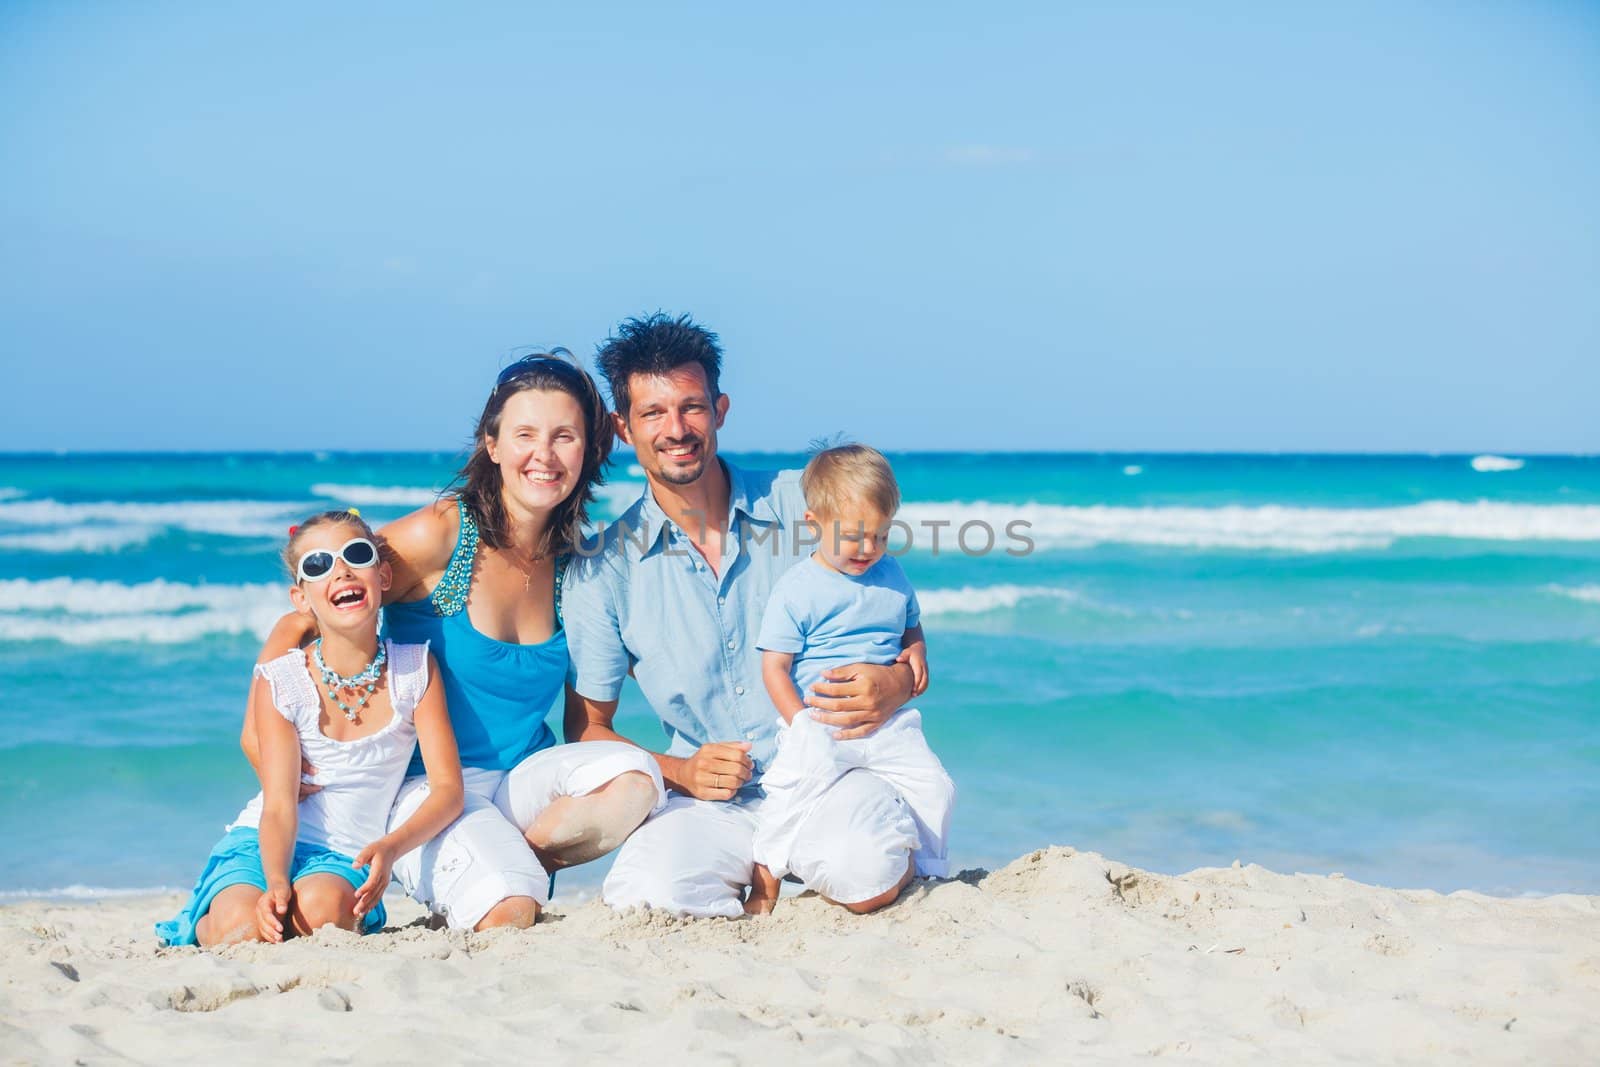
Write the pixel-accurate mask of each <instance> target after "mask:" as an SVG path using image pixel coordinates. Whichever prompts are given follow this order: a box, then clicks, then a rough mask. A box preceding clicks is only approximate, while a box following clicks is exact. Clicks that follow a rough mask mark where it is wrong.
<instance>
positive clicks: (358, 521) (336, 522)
mask: <svg viewBox="0 0 1600 1067" xmlns="http://www.w3.org/2000/svg"><path fill="white" fill-rule="evenodd" d="M319 526H354V527H355V528H356V529H358V530H360V531H361V536H363V537H365V538H366V539H367V540H368V541H371V542H372V543H373V544H375V545H377V546H378V555H379V558H382V557H383V556H384V555H385V552H384V545H383V542H382V541H380V540H378V535H377V534H375V533H373V532H372V527H371V526H368V525H367V520H366V519H363V518H362V517H361V513H360V512H359V511H353V510H351V509H350V508H342V509H335V510H333V511H319V512H317V513H316V514H315V515H313V516H311V517H310V518H309V519H307V520H305V521H304V522H302V523H301V524H300V525H298V526H291V527H289V543H288V544H286V545H284V546H283V556H282V559H283V566H284V569H285V570H287V571H288V572H289V580H290V581H291V582H298V581H299V580H300V556H301V554H302V553H301V552H300V542H301V541H303V540H305V535H306V534H308V533H310V532H311V531H312V530H315V529H316V528H317V527H319Z"/></svg>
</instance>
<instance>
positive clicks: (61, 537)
mask: <svg viewBox="0 0 1600 1067" xmlns="http://www.w3.org/2000/svg"><path fill="white" fill-rule="evenodd" d="M157 532H158V531H157V530H156V529H155V527H152V526H78V527H73V528H69V529H65V530H43V531H36V532H33V533H17V534H3V535H0V550H5V551H11V552H55V553H69V552H74V553H100V552H118V551H121V550H122V549H124V548H132V547H134V546H135V545H142V544H144V543H145V542H146V541H148V540H150V539H151V538H152V537H154V536H155V535H156V533H157Z"/></svg>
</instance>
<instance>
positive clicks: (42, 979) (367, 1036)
mask: <svg viewBox="0 0 1600 1067" xmlns="http://www.w3.org/2000/svg"><path fill="white" fill-rule="evenodd" d="M1124 873H1129V874H1131V877H1122V879H1121V880H1122V885H1121V886H1120V888H1119V887H1118V886H1116V885H1113V884H1112V882H1111V881H1110V880H1109V879H1110V878H1111V877H1121V876H1122V875H1124ZM178 903H179V902H178V899H177V898H176V897H173V898H162V899H157V898H144V899H127V900H115V901H110V902H105V903H98V904H52V903H44V902H31V903H22V904H16V905H11V906H8V907H5V908H3V909H0V973H3V975H4V985H3V986H0V1062H4V1063H18V1062H22V1063H31V1062H50V1063H71V1062H74V1061H76V1062H80V1063H88V1064H98V1063H117V1062H130V1061H131V1062H139V1063H178V1062H183V1063H208V1064H210V1063H222V1064H229V1065H242V1064H251V1063H279V1064H286V1065H295V1067H298V1065H300V1064H312V1063H363V1064H369V1063H370V1064H394V1063H418V1062H423V1063H440V1064H443V1063H452V1064H453V1063H463V1062H465V1063H475V1062H476V1063H489V1062H494V1063H508V1064H510V1063H515V1064H545V1063H576V1062H588V1061H593V1060H596V1059H598V1058H599V1057H608V1058H610V1062H613V1063H618V1064H648V1065H653V1064H676V1063H694V1064H722V1063H745V1062H752V1063H753V1062H768V1063H790V1062H796V1061H800V1060H804V1061H805V1062H807V1063H822V1064H828V1063H873V1064H884V1063H902V1062H903V1063H961V1064H970V1063H992V1062H1002V1061H1004V1062H1008V1063H1009V1062H1016V1063H1042V1062H1052V1063H1060V1062H1066V1061H1067V1060H1068V1059H1069V1058H1070V1059H1071V1060H1073V1061H1080V1060H1091V1061H1093V1060H1099V1061H1113V1062H1116V1061H1126V1060H1129V1059H1134V1058H1139V1057H1144V1056H1155V1055H1173V1056H1177V1057H1179V1058H1182V1059H1185V1060H1188V1061H1193V1062H1209V1063H1237V1062H1240V1061H1243V1060H1246V1059H1251V1058H1254V1059H1258V1060H1264V1061H1266V1062H1279V1063H1290V1062H1293V1063H1305V1062H1312V1063H1316V1062H1327V1061H1334V1060H1346V1061H1350V1062H1358V1063H1374V1062H1393V1061H1411V1062H1421V1061H1430V1060H1442V1059H1448V1060H1455V1059H1472V1060H1477V1061H1485V1062H1492V1063H1527V1062H1532V1061H1541V1062H1546V1063H1554V1064H1578V1063H1600V1025H1597V1019H1600V897H1578V896H1558V897H1545V898H1540V899H1517V900H1503V899H1497V898H1491V897H1484V896H1479V895H1476V894H1472V893H1454V894H1451V895H1449V896H1442V895H1440V894H1437V893H1432V892H1409V891H1396V890H1390V889H1381V888H1376V887H1372V886H1365V885H1360V884H1358V883H1355V882H1351V881H1348V880H1344V879H1340V878H1338V877H1337V876H1335V877H1333V878H1324V877H1312V876H1308V875H1282V874H1275V873H1273V872H1271V871H1267V870H1263V869H1262V868H1259V867H1254V866H1248V867H1244V868H1242V869H1241V868H1235V869H1206V870H1199V871H1194V872H1192V873H1190V874H1187V875H1183V876H1181V877H1168V876H1161V875H1151V874H1147V873H1145V872H1142V871H1133V872H1127V869H1126V868H1122V867H1120V866H1118V865H1117V864H1114V863H1111V862H1109V861H1107V860H1104V859H1102V858H1101V857H1100V856H1097V855H1094V854H1092V853H1075V852H1073V851H1072V850H1071V849H1066V848H1053V849H1049V850H1046V851H1043V852H1038V853H1034V854H1032V855H1030V856H1025V857H1023V858H1022V859H1020V860H1018V861H1016V862H1015V863H1013V864H1011V865H1010V866H1008V867H1006V868H1005V869H1004V870H1001V871H997V872H995V873H993V874H983V873H982V872H971V873H969V874H966V875H964V876H963V877H962V878H960V879H958V880H954V881H949V882H936V883H929V882H923V883H918V884H917V885H916V886H915V887H914V888H913V889H912V890H910V891H909V892H908V893H907V894H906V896H905V897H903V898H902V899H901V900H900V901H899V902H898V903H897V904H895V905H894V906H893V907H891V908H889V909H886V910H885V911H883V912H880V913H879V914H877V915H872V916H867V917H864V918H856V917H854V916H851V915H849V914H847V913H845V912H843V911H842V910H840V909H838V908H834V907H831V906H829V905H827V904H824V903H823V902H822V901H821V900H818V899H817V898H815V897H812V896H805V897H800V898H796V899H787V900H785V901H784V902H783V904H782V905H781V906H780V908H779V911H778V912H777V913H776V914H775V915H773V916H772V917H770V918H768V919H764V920H745V919H741V920H725V919H713V920H701V921H684V920H678V919H673V918H670V917H668V916H665V915H661V914H651V913H634V914H630V915H621V916H618V915H613V914H612V913H610V912H609V911H608V910H607V909H606V908H605V907H604V906H603V905H601V904H599V903H595V902H590V903H586V904H581V905H575V906H572V907H570V908H561V907H556V908H553V909H552V910H551V911H550V912H549V913H548V915H547V918H546V920H545V921H543V922H541V923H540V924H539V926H538V927H536V928H535V929H533V930H531V931H524V932H505V933H495V934H488V935H468V934H461V933H454V934H452V933H448V932H445V931H435V930H429V929H426V928H425V927H424V926H422V925H420V924H417V925H406V924H408V923H412V922H413V921H414V920H417V919H418V917H419V913H418V911H417V909H416V908H415V906H413V905H409V904H406V903H404V902H400V903H399V904H398V905H396V904H395V903H394V902H391V908H390V920H391V924H392V925H394V926H400V927H401V928H400V929H398V930H391V931H390V932H386V933H383V934H379V935H376V936H372V937H367V938H359V937H356V936H354V935H349V934H344V933H342V932H339V931H325V932H323V933H321V934H319V935H318V936H316V937H314V938H309V939H305V940H301V941H296V942H290V943H289V944H286V945H282V946H276V947H269V946H262V945H248V946H240V947H236V948H232V949H226V950H223V951H220V952H217V953H205V952H200V951H198V950H195V949H157V948H156V947H155V943H154V941H153V940H152V937H151V932H150V924H151V923H152V922H154V921H155V920H156V919H159V918H166V917H168V916H169V915H170V914H171V913H172V912H173V911H174V910H175V909H176V907H177V905H178Z"/></svg>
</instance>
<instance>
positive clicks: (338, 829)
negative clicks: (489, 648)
mask: <svg viewBox="0 0 1600 1067" xmlns="http://www.w3.org/2000/svg"><path fill="white" fill-rule="evenodd" d="M283 559H284V564H285V565H286V566H287V567H288V568H289V573H290V574H291V575H292V576H293V579H294V584H293V585H291V586H290V587H289V599H290V601H291V602H293V604H294V608H295V611H297V612H300V613H302V614H305V615H308V616H311V617H313V618H315V620H316V624H317V629H318V631H319V632H320V634H321V636H320V637H319V638H318V639H317V641H316V642H315V643H313V644H312V645H311V646H310V647H309V648H305V649H296V650H295V651H293V652H289V653H286V654H285V655H282V656H279V657H278V658H276V659H274V660H271V661H269V662H267V663H262V664H259V665H257V667H256V669H255V673H256V675H257V676H259V677H261V678H262V679H263V680H265V681H266V683H267V684H266V685H263V686H256V687H254V690H253V692H254V696H253V698H252V699H253V700H254V701H255V703H256V707H255V708H254V715H253V718H254V720H255V728H256V732H257V740H258V743H259V748H260V756H261V782H262V791H261V792H260V793H259V794H257V795H256V797H255V799H254V800H252V801H251V802H250V803H249V804H248V805H246V806H245V809H244V810H243V811H242V812H240V813H239V817H238V818H237V819H235V820H234V822H233V824H232V825H231V826H229V827H228V829H227V832H226V833H225V834H224V835H223V838H222V840H221V841H219V842H218V843H217V845H216V847H215V848H213V849H212V850H211V856H210V858H209V859H208V860H207V862H206V868H205V871H204V872H203V873H202V874H201V875H200V880H199V881H198V882H196V883H195V887H194V894H193V896H192V897H190V899H189V904H188V906H187V907H185V908H184V910H183V911H182V913H180V914H179V915H178V917H177V918H176V919H173V920H172V921H171V922H165V923H158V924H157V925H156V935H157V936H158V937H159V938H160V939H161V940H162V941H163V942H165V943H166V944H169V945H192V944H196V943H198V944H200V945H202V946H206V947H209V946H211V945H218V944H224V943H228V942H233V941H274V942H276V941H282V940H283V939H284V938H285V937H293V936H294V935H296V934H306V933H310V932H311V931H313V930H315V929H317V928H318V927H320V926H326V925H328V924H330V923H331V924H333V925H335V926H339V927H341V928H343V929H346V930H354V929H356V927H357V924H358V923H359V924H360V928H361V931H362V932H363V933H368V932H371V931H373V930H378V929H382V927H383V924H384V920H385V914H384V909H383V890H384V887H385V886H387V885H388V884H389V872H390V868H391V867H392V865H393V864H394V861H395V859H396V858H398V857H399V856H402V855H404V854H405V853H407V852H409V851H411V850H412V849H414V848H416V847H418V846H419V845H421V844H423V843H424V842H426V841H428V840H429V839H430V838H432V837H433V836H434V835H435V834H436V833H438V832H439V831H440V830H442V829H443V828H444V827H445V826H446V825H447V824H449V823H450V821H451V820H452V819H454V818H455V817H456V816H457V815H459V814H460V813H461V806H462V785H461V763H460V760H459V759H458V757H457V755H456V741H455V735H454V734H453V733H452V732H451V730H450V719H449V716H448V714H447V712H446V709H445V699H444V695H443V692H442V687H441V686H440V685H439V684H437V683H436V682H435V680H434V675H435V673H436V669H435V664H434V661H433V657H432V655H430V654H429V652H428V646H427V645H425V644H421V645H403V644H395V643H394V642H392V641H384V642H381V643H380V642H379V640H378V612H379V608H380V606H381V604H382V601H383V592H384V590H386V589H387V588H388V587H389V583H390V580H391V579H390V573H389V565H388V564H387V563H385V562H383V561H382V559H381V558H380V555H379V551H378V546H377V539H376V538H375V537H374V535H373V533H372V529H371V528H370V527H369V526H368V525H367V524H366V523H365V522H364V521H362V519H361V518H360V516H359V515H358V514H357V513H356V512H355V511H326V512H323V513H322V514H320V515H314V516H312V517H311V518H309V519H307V520H306V521H305V522H304V523H302V524H301V525H299V526H297V527H294V528H293V529H291V530H290V531H289V544H288V547H287V548H285V549H284V553H283ZM418 746H420V748H421V752H422V758H423V762H424V764H425V766H426V769H427V774H428V796H427V798H426V799H425V800H424V801H423V802H422V804H421V806H420V807H418V808H417V810H416V811H415V812H414V813H413V814H412V816H411V817H410V818H409V819H407V820H406V821H405V822H404V824H403V825H401V826H399V827H397V828H396V829H395V830H394V831H392V832H390V833H385V832H384V830H385V828H386V826H387V824H388V819H389V808H390V806H391V805H392V804H393V803H394V798H395V793H396V792H397V791H398V789H399V788H400V782H401V780H402V779H403V778H404V777H405V774H406V766H407V764H408V763H409V761H410V759H411V755H412V751H413V750H414V749H415V748H417V747H418ZM302 761H304V762H305V763H308V764H310V765H311V766H312V767H314V768H316V772H317V777H316V780H315V781H316V785H317V786H319V787H320V788H319V789H317V790H315V791H308V793H307V795H306V797H305V799H304V800H298V802H297V798H298V796H299V794H300V771H301V764H302Z"/></svg>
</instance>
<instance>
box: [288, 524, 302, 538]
mask: <svg viewBox="0 0 1600 1067" xmlns="http://www.w3.org/2000/svg"><path fill="white" fill-rule="evenodd" d="M299 529H300V526H299V524H296V525H294V526H291V527H289V536H290V537H293V536H294V535H295V531H297V530H299Z"/></svg>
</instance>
